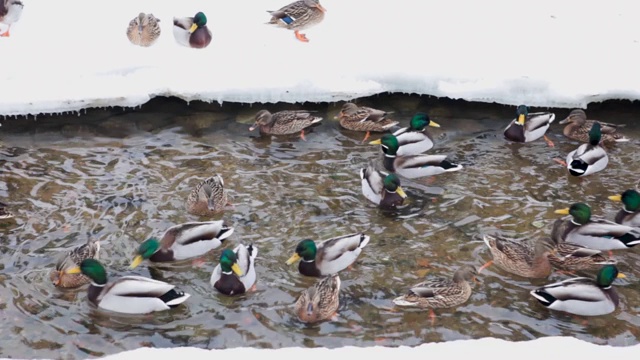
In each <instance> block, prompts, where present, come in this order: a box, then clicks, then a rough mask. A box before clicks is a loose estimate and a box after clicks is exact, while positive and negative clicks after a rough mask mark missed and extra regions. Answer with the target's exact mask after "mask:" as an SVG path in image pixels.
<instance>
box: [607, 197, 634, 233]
mask: <svg viewBox="0 0 640 360" xmlns="http://www.w3.org/2000/svg"><path fill="white" fill-rule="evenodd" d="M609 200H613V201H622V205H623V206H622V209H620V211H618V213H617V214H616V217H615V220H614V221H615V222H616V223H617V224H620V225H627V226H632V227H638V228H640V193H638V192H637V191H636V190H634V189H629V190H626V191H625V192H623V193H622V194H620V195H613V196H609Z"/></svg>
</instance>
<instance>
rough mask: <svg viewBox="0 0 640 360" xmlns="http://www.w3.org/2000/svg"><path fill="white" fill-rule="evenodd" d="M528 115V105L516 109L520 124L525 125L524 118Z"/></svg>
mask: <svg viewBox="0 0 640 360" xmlns="http://www.w3.org/2000/svg"><path fill="white" fill-rule="evenodd" d="M527 115H529V108H528V107H527V105H520V106H518V108H517V109H516V116H517V117H518V124H520V125H523V124H524V120H525V119H526V118H527Z"/></svg>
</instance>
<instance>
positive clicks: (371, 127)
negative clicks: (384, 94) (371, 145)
mask: <svg viewBox="0 0 640 360" xmlns="http://www.w3.org/2000/svg"><path fill="white" fill-rule="evenodd" d="M387 115H389V113H388V112H386V111H382V110H378V109H374V108H370V107H367V106H358V105H356V104H354V103H350V102H349V103H346V104H344V105H343V106H342V110H340V113H338V115H336V118H337V119H339V120H340V126H342V127H343V128H345V129H347V130H352V131H366V132H367V134H366V135H365V136H364V139H363V140H362V141H363V142H364V141H366V140H367V139H368V138H369V136H370V135H371V134H370V133H371V132H372V131H373V132H385V131H387V130H389V128H391V127H393V126H395V125H398V122H397V121H394V120H391V119H389V118H387Z"/></svg>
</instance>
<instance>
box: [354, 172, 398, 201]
mask: <svg viewBox="0 0 640 360" xmlns="http://www.w3.org/2000/svg"><path fill="white" fill-rule="evenodd" d="M360 180H362V194H363V195H364V197H365V198H367V200H369V201H371V202H372V203H374V204H376V205H378V206H380V207H382V208H395V207H398V206H400V205H402V203H403V202H404V199H406V198H407V194H406V193H405V192H404V190H403V189H402V188H401V187H400V179H399V178H398V176H397V175H396V174H393V173H391V174H389V173H385V172H382V171H378V170H376V169H375V168H374V167H373V166H372V165H369V166H367V167H366V168H362V169H360Z"/></svg>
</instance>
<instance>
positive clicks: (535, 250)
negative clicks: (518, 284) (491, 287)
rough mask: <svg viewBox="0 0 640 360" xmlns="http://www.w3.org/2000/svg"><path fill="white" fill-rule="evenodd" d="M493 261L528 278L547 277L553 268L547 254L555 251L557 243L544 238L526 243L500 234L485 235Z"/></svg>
mask: <svg viewBox="0 0 640 360" xmlns="http://www.w3.org/2000/svg"><path fill="white" fill-rule="evenodd" d="M484 242H485V244H486V245H487V246H488V247H489V250H490V251H491V255H492V257H493V263H494V264H496V265H497V266H498V267H500V268H501V269H503V270H505V271H507V272H509V273H512V274H515V275H518V276H522V277H526V278H546V277H548V276H549V275H550V274H551V271H552V270H553V269H552V267H551V263H550V262H549V259H548V257H547V255H548V254H549V253H551V252H553V251H554V249H555V243H554V242H553V241H551V239H549V238H542V239H540V240H539V241H537V242H536V243H535V244H533V245H532V244H525V243H523V242H517V241H513V240H508V239H505V238H501V237H498V236H490V235H485V236H484Z"/></svg>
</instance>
